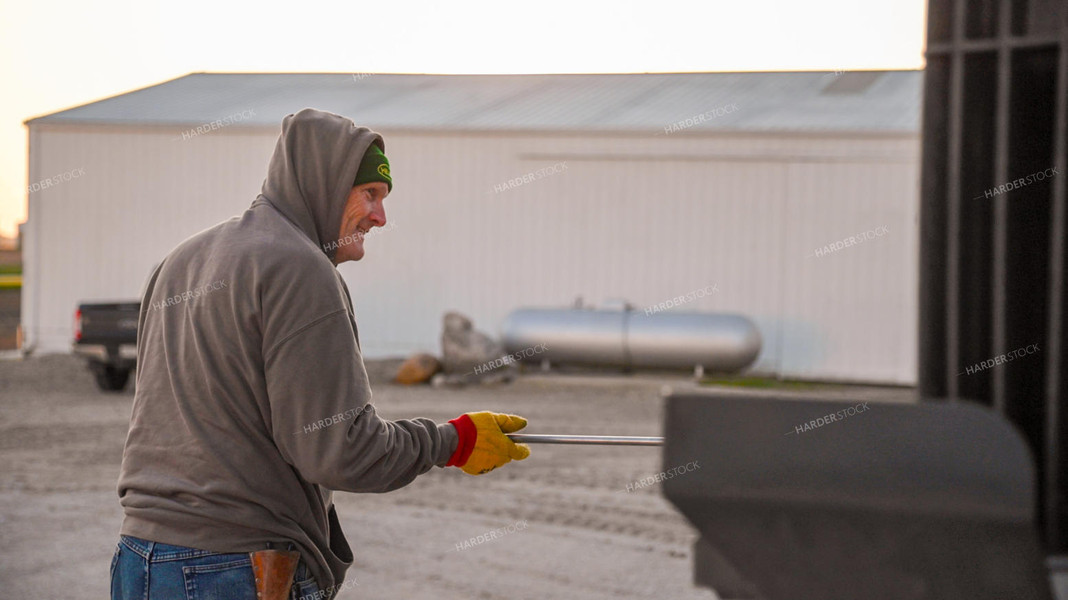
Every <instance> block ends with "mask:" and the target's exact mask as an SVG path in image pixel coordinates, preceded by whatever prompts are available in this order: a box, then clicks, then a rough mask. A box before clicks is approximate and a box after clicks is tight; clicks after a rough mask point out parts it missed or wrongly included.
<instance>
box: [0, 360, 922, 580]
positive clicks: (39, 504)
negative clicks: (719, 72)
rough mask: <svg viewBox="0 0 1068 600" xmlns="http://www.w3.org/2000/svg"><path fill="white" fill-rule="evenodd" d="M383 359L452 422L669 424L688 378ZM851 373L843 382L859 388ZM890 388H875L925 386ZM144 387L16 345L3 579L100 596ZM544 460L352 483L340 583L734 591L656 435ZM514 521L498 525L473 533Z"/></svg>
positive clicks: (1, 405)
mask: <svg viewBox="0 0 1068 600" xmlns="http://www.w3.org/2000/svg"><path fill="white" fill-rule="evenodd" d="M395 364H396V362H390V361H385V362H377V363H371V364H369V365H368V371H369V372H370V373H371V377H372V381H373V382H374V383H373V388H374V402H375V405H376V406H377V407H378V410H379V412H380V413H381V414H382V415H383V416H384V417H386V418H391V419H400V418H408V417H416V416H425V417H430V418H432V419H435V420H438V421H444V420H448V419H450V418H453V417H455V416H456V415H458V414H460V413H463V412H467V411H473V410H495V411H501V412H512V413H518V414H521V415H523V416H525V417H527V418H528V420H529V421H530V423H531V425H530V426H529V427H528V429H529V431H530V432H531V433H585V434H617V435H660V434H661V430H660V419H661V403H662V401H661V398H660V391H661V389H662V388H663V386H664V385H665V384H669V385H672V386H674V387H675V388H676V389H691V388H693V387H694V384H693V383H691V381H690V380H689V379H688V378H686V377H683V376H671V377H669V376H663V375H640V376H629V377H623V376H612V375H588V374H587V375H575V374H571V375H542V374H538V375H534V376H527V377H523V378H521V379H520V380H518V381H517V382H516V383H513V384H511V385H500V386H486V387H469V388H464V389H448V388H445V389H433V388H430V387H426V386H421V387H414V388H409V387H402V386H396V385H392V384H389V383H387V382H386V381H385V380H386V379H387V378H388V374H389V373H390V371H391V369H392V368H393V367H394V366H395ZM857 390H858V388H847V389H843V388H837V389H835V390H833V392H832V391H828V393H835V394H837V393H849V394H851V395H852V397H858V396H856V393H857ZM909 395H911V391H909V390H903V389H881V390H880V389H874V390H868V391H866V392H864V397H865V398H870V399H875V398H880V399H888V398H890V399H902V400H907V397H908V396H909ZM132 400H133V385H132V384H131V385H130V386H129V387H128V389H127V391H126V392H124V393H122V394H105V393H102V392H100V391H98V390H97V389H96V386H95V385H94V383H93V381H92V378H91V376H90V374H89V372H88V370H87V369H86V368H85V366H84V364H83V363H82V361H80V360H78V359H76V358H74V357H71V356H44V357H37V358H32V359H28V360H16V361H0V473H3V475H2V478H0V539H2V540H4V542H5V543H4V544H2V545H0V589H3V590H4V592H3V593H2V594H0V595H2V596H3V597H9V598H15V597H18V598H23V597H33V598H64V599H66V600H80V599H83V598H84V599H90V598H93V599H99V598H106V597H107V596H108V564H109V561H110V558H111V554H112V552H113V551H114V548H115V543H116V541H117V539H118V538H117V536H118V533H117V532H118V528H119V524H120V522H121V518H122V511H121V507H120V506H119V503H118V498H117V496H116V493H115V482H116V479H117V477H118V471H119V464H120V462H121V458H122V446H123V441H124V439H125V435H126V427H127V421H128V419H129V414H130V405H131V402H132ZM533 450H534V452H533V455H532V456H531V457H530V458H529V459H528V460H526V461H523V462H520V463H513V464H510V465H508V466H506V467H505V468H503V469H501V470H499V471H496V472H494V473H492V474H489V475H486V476H482V477H470V476H468V475H465V474H463V473H462V472H460V470H459V469H434V470H432V471H431V472H430V473H428V474H426V475H424V476H422V477H420V478H419V479H417V480H416V481H415V482H414V483H413V484H411V485H409V486H408V487H406V488H403V489H401V490H398V491H395V492H391V493H389V494H344V493H342V494H337V495H335V501H336V503H337V507H338V512H339V516H340V517H341V521H342V525H343V527H344V529H345V532H346V534H347V536H348V538H349V542H350V544H351V545H352V547H353V549H354V551H355V554H356V564H355V565H354V566H353V568H352V569H351V570H350V571H349V581H347V582H346V584H345V586H344V588H343V589H342V591H341V593H340V594H339V596H338V597H339V598H341V599H342V600H345V599H354V598H375V599H377V598H407V599H411V600H422V599H426V600H441V599H442V598H449V599H451V598H457V599H470V598H478V599H486V600H490V599H498V598H499V599H505V598H508V599H511V600H524V599H528V598H529V599H539V600H541V599H544V598H583V599H592V600H599V599H607V598H613V599H629V598H678V599H691V598H694V599H696V598H702V599H709V598H716V597H717V596H716V595H715V594H714V593H713V592H711V591H709V590H702V589H698V588H695V587H693V585H692V583H691V581H692V563H691V547H692V544H693V541H694V540H695V539H696V533H695V531H694V530H693V528H691V527H690V526H689V524H688V523H687V522H686V521H685V519H683V517H682V516H680V515H679V514H678V513H677V512H676V511H675V510H674V509H673V508H672V507H671V505H670V504H669V503H668V502H667V501H666V500H664V499H663V498H662V497H661V496H660V490H659V486H658V485H652V486H649V487H646V488H642V489H637V490H635V491H631V492H628V491H626V489H625V488H626V486H627V484H628V483H631V482H634V481H636V480H638V479H641V478H643V477H647V476H649V475H652V474H655V473H657V472H658V471H660V470H661V466H660V456H659V452H658V451H656V450H655V449H650V448H627V447H589V446H546V445H543V446H536V447H534V448H533ZM509 526H512V527H511V528H512V529H514V530H515V531H514V532H512V533H507V534H506V535H505V536H503V537H501V538H498V539H496V540H492V541H488V542H486V543H483V544H477V545H473V546H470V547H465V548H463V549H457V544H462V542H464V540H468V539H470V538H474V537H476V536H479V535H481V534H486V533H488V532H489V531H491V530H494V529H500V528H508V527H509Z"/></svg>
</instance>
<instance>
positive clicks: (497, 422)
mask: <svg viewBox="0 0 1068 600" xmlns="http://www.w3.org/2000/svg"><path fill="white" fill-rule="evenodd" d="M449 423H452V424H453V426H454V427H456V433H457V434H458V435H459V442H458V443H457V444H456V451H455V452H453V454H452V458H450V459H449V462H448V464H447V465H446V466H449V467H460V468H461V469H463V471H464V473H469V474H471V475H481V474H483V473H489V472H490V471H492V470H494V469H496V468H497V467H499V466H501V465H504V464H507V463H509V462H511V461H512V460H523V459H524V458H526V457H528V456H530V448H529V447H527V445H526V444H517V443H515V442H513V441H512V440H511V439H509V438H508V436H506V435H505V434H506V433H515V432H517V431H519V430H520V429H522V428H524V427H526V426H527V420H526V419H524V418H523V417H518V416H516V415H505V414H501V413H493V412H488V411H485V412H477V413H466V414H463V415H460V416H459V417H457V418H455V419H453V420H451V421H449Z"/></svg>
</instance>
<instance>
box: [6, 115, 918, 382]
mask: <svg viewBox="0 0 1068 600" xmlns="http://www.w3.org/2000/svg"><path fill="white" fill-rule="evenodd" d="M39 129H40V130H39V131H36V132H31V136H34V137H33V139H34V140H36V141H35V143H34V148H33V149H32V154H31V156H32V158H31V181H34V180H35V177H36V178H42V177H45V176H48V175H50V174H55V173H59V172H63V171H65V170H69V169H70V168H74V167H79V166H81V167H84V168H85V169H86V177H84V178H82V179H83V180H76V181H72V182H69V183H64V184H63V185H61V186H58V187H55V188H51V189H49V190H45V191H42V192H38V193H35V194H33V195H32V196H31V198H30V202H31V212H30V218H31V224H30V227H29V230H30V237H31V238H32V239H30V240H27V243H28V244H39V246H34V247H33V248H28V249H27V256H28V257H32V260H31V259H30V258H28V259H27V269H26V270H27V279H28V280H29V281H31V282H32V280H33V279H34V278H35V277H37V276H38V275H39V276H40V281H39V285H40V288H39V294H38V293H37V291H36V290H37V288H33V289H28V290H27V298H28V301H30V302H32V303H33V304H34V307H33V309H30V308H29V307H27V310H26V312H25V313H24V321H23V323H24V325H23V326H24V328H25V329H26V330H27V332H29V333H30V336H31V340H37V341H38V342H39V346H38V348H39V349H41V350H63V349H66V348H67V347H68V344H69V340H70V335H71V332H70V323H71V314H72V312H73V310H74V306H75V304H76V303H77V302H78V301H85V300H108V299H128V298H133V297H135V296H136V295H137V294H138V292H139V290H140V286H141V284H142V283H143V280H144V277H145V276H146V275H147V274H148V272H149V270H150V268H151V267H152V265H153V264H154V263H155V262H157V261H158V260H159V259H160V258H161V257H162V256H163V255H165V254H166V252H167V251H168V250H170V248H172V247H173V246H174V245H175V244H177V243H178V242H179V241H181V240H182V239H184V238H186V237H188V236H189V235H192V234H194V233H196V232H197V231H200V230H202V229H204V228H206V227H209V226H211V225H213V224H215V223H216V222H218V221H220V220H222V219H225V218H228V217H230V216H233V215H236V214H238V213H240V212H241V211H242V210H244V209H245V208H246V207H247V206H248V204H249V203H251V201H252V200H253V199H254V198H255V195H256V193H257V192H258V191H259V187H260V184H261V183H262V181H263V177H264V170H265V168H266V164H267V159H268V158H269V156H270V152H271V150H272V148H273V145H274V140H275V136H276V135H277V132H276V130H262V131H248V130H238V129H237V128H233V129H232V130H226V129H224V130H219V131H216V132H213V133H211V134H209V135H205V136H202V137H199V138H194V139H192V140H188V141H180V140H179V141H175V140H174V138H175V137H177V136H178V135H179V134H178V133H177V132H176V131H172V130H165V129H149V128H140V129H136V128H124V129H107V130H105V129H103V128H89V127H85V128H81V129H75V128H63V129H57V128H44V127H41V128H39ZM383 133H384V135H385V138H386V147H387V154H388V155H389V157H390V160H391V166H392V171H393V173H394V177H395V181H396V184H395V188H394V191H393V193H392V194H391V195H390V196H389V198H388V199H387V200H386V212H387V218H388V219H389V221H390V225H389V226H388V227H387V228H385V229H384V230H381V231H376V233H375V234H373V235H372V236H370V237H369V238H368V239H367V241H366V244H365V247H366V250H367V254H366V257H365V258H364V260H362V261H360V262H359V263H348V264H346V265H342V266H341V272H342V274H343V275H344V276H345V278H346V280H347V281H348V282H349V285H350V289H351V291H352V294H353V301H354V303H355V306H356V311H357V320H358V323H359V325H360V339H361V342H362V345H363V348H364V350H365V353H366V354H367V355H369V356H382V355H399V354H405V353H408V352H411V351H414V350H427V351H438V336H439V334H440V327H441V316H442V314H443V313H444V312H445V311H448V310H459V311H461V312H464V313H467V314H469V315H471V316H472V317H473V318H474V319H475V321H476V326H477V327H479V328H480V329H484V330H488V331H490V332H492V333H497V331H498V329H497V328H498V326H499V324H500V323H501V321H502V320H503V319H504V317H505V315H507V313H508V312H509V311H511V310H513V309H515V308H517V307H521V306H565V305H569V304H570V303H571V302H572V301H573V300H574V299H575V297H576V296H582V297H583V298H584V299H585V300H586V302H587V303H591V302H592V303H595V304H597V303H601V302H603V301H604V300H607V299H612V298H622V299H626V300H629V301H630V302H632V303H633V304H635V305H637V306H639V307H645V306H648V305H652V304H656V303H659V302H662V301H665V300H667V299H669V298H672V297H674V296H678V295H684V294H686V293H687V292H690V291H693V290H696V289H698V288H702V287H705V286H707V285H716V286H718V289H719V292H718V293H716V294H715V295H713V296H711V297H708V298H704V299H701V300H697V301H695V302H692V303H689V304H686V305H684V306H681V307H679V308H676V309H675V310H698V311H730V312H740V313H743V314H747V315H749V316H750V317H752V318H753V319H754V320H755V321H756V322H757V324H758V326H759V327H760V329H761V332H762V333H763V335H764V350H763V352H762V354H761V356H760V358H759V359H758V363H757V370H758V371H761V372H765V373H780V374H783V375H786V376H790V377H802V378H813V379H841V380H863V381H875V382H886V383H906V384H908V383H913V382H914V381H915V377H916V361H915V346H916V332H915V322H916V310H917V308H916V280H917V276H916V245H917V227H918V226H917V223H916V219H915V217H916V213H917V207H918V191H919V181H918V180H919V178H918V165H919V140H918V138H917V137H916V136H908V137H902V136H886V137H880V136H838V137H835V138H829V137H826V136H821V135H816V134H812V135H771V134H746V135H741V134H739V135H723V134H721V135H685V134H675V135H663V134H661V135H622V134H592V133H591V134H582V135H579V134H568V135H564V134H540V135H533V134H508V133H498V134H444V133H435V132H414V131H408V132H405V131H395V132H391V131H383ZM555 163H566V164H567V169H566V170H565V171H563V172H561V173H558V174H554V175H550V176H547V177H545V178H543V179H539V180H535V181H532V182H529V183H526V184H524V185H521V186H519V187H517V188H512V189H509V190H507V191H503V192H495V191H494V186H495V185H496V184H500V183H503V182H505V181H507V180H509V179H513V178H516V177H521V176H522V175H523V174H525V173H529V172H531V171H535V170H537V169H539V168H543V167H548V166H550V165H553V164H555ZM883 225H885V226H888V227H889V233H888V235H886V236H884V237H882V238H879V239H877V240H874V241H870V242H865V243H864V244H861V245H858V246H855V247H852V248H846V249H844V250H843V251H840V252H838V253H835V254H834V255H828V256H825V257H818V258H817V257H811V256H809V255H811V254H812V253H813V251H814V249H815V248H816V247H818V246H822V245H824V244H827V243H831V242H833V241H836V240H838V239H841V238H843V237H846V236H848V235H851V234H853V233H855V232H856V231H858V230H861V229H870V228H873V227H875V226H883ZM31 262H32V263H33V264H31ZM32 285H33V284H32V283H31V284H30V286H32ZM35 294H36V295H35ZM34 309H36V310H39V313H35V312H34ZM35 319H37V321H36V322H34V320H35Z"/></svg>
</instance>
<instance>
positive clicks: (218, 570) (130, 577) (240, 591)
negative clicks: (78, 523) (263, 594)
mask: <svg viewBox="0 0 1068 600" xmlns="http://www.w3.org/2000/svg"><path fill="white" fill-rule="evenodd" d="M293 581H294V583H293V589H292V590H290V598H291V600H319V599H320V598H321V597H322V595H321V594H319V593H318V592H319V587H318V585H316V583H315V579H314V578H312V576H311V574H310V573H309V572H308V568H307V566H306V565H305V564H304V561H303V560H302V561H300V563H299V564H298V565H297V574H296V576H295V577H294V578H293ZM111 600H256V582H255V578H254V576H253V574H252V559H251V558H250V557H249V555H248V553H246V552H241V553H236V554H224V553H221V552H210V551H208V550H196V549H194V548H186V547H184V546H171V545H169V544H160V543H157V542H150V541H148V540H142V539H141V538H135V537H130V536H127V535H122V536H119V544H118V547H117V548H116V549H115V556H114V557H112V559H111Z"/></svg>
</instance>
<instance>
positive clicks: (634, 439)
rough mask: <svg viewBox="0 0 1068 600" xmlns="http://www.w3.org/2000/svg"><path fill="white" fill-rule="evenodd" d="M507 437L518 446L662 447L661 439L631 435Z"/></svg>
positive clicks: (524, 434) (524, 435)
mask: <svg viewBox="0 0 1068 600" xmlns="http://www.w3.org/2000/svg"><path fill="white" fill-rule="evenodd" d="M507 435H508V437H510V438H512V441H513V442H516V443H519V444H584V445H592V446H663V445H664V438H662V437H639V436H633V435H540V434H531V433H509V434H507Z"/></svg>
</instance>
